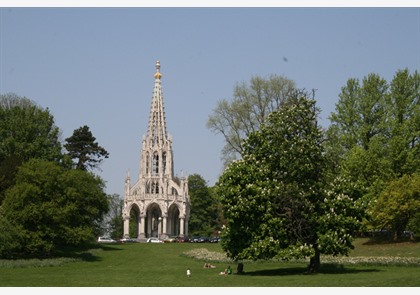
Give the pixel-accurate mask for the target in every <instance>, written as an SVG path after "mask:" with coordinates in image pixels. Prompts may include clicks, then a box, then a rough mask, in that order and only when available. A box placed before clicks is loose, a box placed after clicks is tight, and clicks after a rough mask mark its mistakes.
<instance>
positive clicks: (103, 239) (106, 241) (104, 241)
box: [98, 237, 117, 243]
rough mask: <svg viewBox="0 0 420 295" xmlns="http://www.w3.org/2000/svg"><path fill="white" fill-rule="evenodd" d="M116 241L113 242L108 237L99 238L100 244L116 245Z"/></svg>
mask: <svg viewBox="0 0 420 295" xmlns="http://www.w3.org/2000/svg"><path fill="white" fill-rule="evenodd" d="M116 242H117V241H116V240H113V239H111V238H108V237H99V238H98V243H116Z"/></svg>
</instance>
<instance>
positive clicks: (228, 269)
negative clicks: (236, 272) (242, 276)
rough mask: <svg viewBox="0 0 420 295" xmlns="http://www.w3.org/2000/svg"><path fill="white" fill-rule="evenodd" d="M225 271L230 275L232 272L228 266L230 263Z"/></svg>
mask: <svg viewBox="0 0 420 295" xmlns="http://www.w3.org/2000/svg"><path fill="white" fill-rule="evenodd" d="M226 273H227V274H228V275H231V274H232V269H231V268H230V265H229V266H228V268H227V269H226Z"/></svg>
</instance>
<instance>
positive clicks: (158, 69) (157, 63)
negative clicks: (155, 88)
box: [155, 61, 162, 79]
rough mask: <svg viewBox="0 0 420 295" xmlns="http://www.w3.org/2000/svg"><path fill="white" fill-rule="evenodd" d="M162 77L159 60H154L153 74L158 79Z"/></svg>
mask: <svg viewBox="0 0 420 295" xmlns="http://www.w3.org/2000/svg"><path fill="white" fill-rule="evenodd" d="M160 78H162V74H161V73H160V61H157V62H156V74H155V79H160Z"/></svg>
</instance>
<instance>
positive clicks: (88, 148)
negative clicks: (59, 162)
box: [64, 125, 109, 170]
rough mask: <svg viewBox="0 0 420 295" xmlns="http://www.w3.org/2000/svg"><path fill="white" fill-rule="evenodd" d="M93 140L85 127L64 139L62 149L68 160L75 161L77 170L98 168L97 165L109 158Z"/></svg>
mask: <svg viewBox="0 0 420 295" xmlns="http://www.w3.org/2000/svg"><path fill="white" fill-rule="evenodd" d="M95 140H96V138H95V137H94V136H93V135H92V132H91V131H90V130H89V127H88V126H86V125H84V126H82V127H80V128H78V129H76V130H74V131H73V135H72V136H70V137H68V138H66V144H64V147H65V148H66V150H67V151H68V155H69V156H70V158H72V159H73V160H75V161H76V168H77V169H81V170H88V169H93V168H98V167H99V164H100V163H101V162H102V161H103V160H104V159H106V158H108V157H109V153H108V152H107V151H106V150H105V149H104V148H103V147H101V146H100V145H99V144H98V143H97V142H96V141H95Z"/></svg>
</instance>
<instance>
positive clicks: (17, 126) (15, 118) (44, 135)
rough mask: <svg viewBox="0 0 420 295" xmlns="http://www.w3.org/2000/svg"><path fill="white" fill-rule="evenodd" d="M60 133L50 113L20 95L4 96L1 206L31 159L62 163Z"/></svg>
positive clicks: (0, 137)
mask: <svg viewBox="0 0 420 295" xmlns="http://www.w3.org/2000/svg"><path fill="white" fill-rule="evenodd" d="M58 136H59V129H58V127H57V126H55V124H54V118H53V116H52V115H51V114H50V112H49V110H48V109H46V110H44V109H42V108H41V107H39V106H37V105H36V104H35V103H34V102H32V101H31V100H29V99H27V98H25V97H19V96H17V95H16V94H4V95H0V204H1V203H2V202H3V200H4V197H5V195H4V194H5V191H6V190H7V189H8V188H9V187H11V186H12V185H13V184H14V183H15V176H16V172H17V168H18V167H19V166H20V165H21V164H22V163H23V162H25V161H27V160H29V159H31V158H40V159H45V160H49V161H59V160H61V159H62V154H61V144H60V142H59V140H58Z"/></svg>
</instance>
